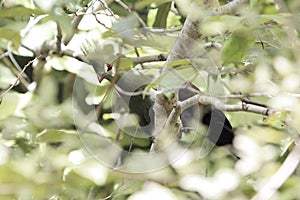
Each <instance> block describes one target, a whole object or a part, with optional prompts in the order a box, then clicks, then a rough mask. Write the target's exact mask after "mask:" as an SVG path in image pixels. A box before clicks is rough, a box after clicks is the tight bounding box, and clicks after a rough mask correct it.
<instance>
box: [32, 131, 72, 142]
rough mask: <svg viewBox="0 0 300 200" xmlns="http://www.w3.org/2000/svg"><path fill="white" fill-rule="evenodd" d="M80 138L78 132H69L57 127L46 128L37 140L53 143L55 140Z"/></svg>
mask: <svg viewBox="0 0 300 200" xmlns="http://www.w3.org/2000/svg"><path fill="white" fill-rule="evenodd" d="M70 138H73V139H76V140H77V139H78V138H77V134H76V132H67V131H61V130H55V129H49V130H45V131H43V132H42V133H40V134H38V135H37V136H36V140H37V141H38V142H45V143H53V142H63V141H65V140H66V139H68V140H69V139H70Z"/></svg>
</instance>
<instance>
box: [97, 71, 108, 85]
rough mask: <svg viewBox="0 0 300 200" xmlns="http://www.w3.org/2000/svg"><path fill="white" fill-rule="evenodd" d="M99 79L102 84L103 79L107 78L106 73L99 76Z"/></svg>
mask: <svg viewBox="0 0 300 200" xmlns="http://www.w3.org/2000/svg"><path fill="white" fill-rule="evenodd" d="M97 77H98V81H99V83H101V82H102V81H103V79H105V77H106V73H103V74H100V75H99V74H97Z"/></svg>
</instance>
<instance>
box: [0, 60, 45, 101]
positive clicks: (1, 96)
mask: <svg viewBox="0 0 300 200" xmlns="http://www.w3.org/2000/svg"><path fill="white" fill-rule="evenodd" d="M40 57H41V56H38V57H36V58H34V59H33V60H31V61H29V62H28V63H27V64H26V65H25V66H24V68H23V69H22V71H21V72H20V74H19V75H18V77H17V79H16V81H15V82H14V83H13V84H12V85H11V86H9V88H7V89H6V90H5V91H4V92H2V93H1V94H0V103H1V101H2V98H3V97H4V96H5V95H6V94H7V93H8V92H9V91H10V90H11V89H12V88H13V87H15V86H16V85H17V84H18V82H19V81H20V79H21V77H22V75H23V73H24V72H25V70H26V69H27V68H28V67H29V66H30V65H31V64H32V63H33V62H35V61H36V60H37V59H39V58H40Z"/></svg>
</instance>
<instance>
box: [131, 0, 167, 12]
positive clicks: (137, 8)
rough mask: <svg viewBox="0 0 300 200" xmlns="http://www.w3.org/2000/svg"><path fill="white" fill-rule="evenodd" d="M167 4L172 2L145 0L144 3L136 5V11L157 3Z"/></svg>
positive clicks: (140, 2) (139, 2)
mask: <svg viewBox="0 0 300 200" xmlns="http://www.w3.org/2000/svg"><path fill="white" fill-rule="evenodd" d="M166 2H171V0H143V1H138V2H137V3H136V4H134V9H135V10H139V9H141V8H144V7H146V6H149V5H150V4H153V3H156V4H160V3H166Z"/></svg>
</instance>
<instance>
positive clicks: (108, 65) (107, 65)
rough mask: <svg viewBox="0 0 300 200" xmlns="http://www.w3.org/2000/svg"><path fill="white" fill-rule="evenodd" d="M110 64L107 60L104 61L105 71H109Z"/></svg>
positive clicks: (110, 68)
mask: <svg viewBox="0 0 300 200" xmlns="http://www.w3.org/2000/svg"><path fill="white" fill-rule="evenodd" d="M112 67H113V66H112V64H110V63H109V62H106V63H105V65H104V70H105V72H109V71H110V70H112Z"/></svg>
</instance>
